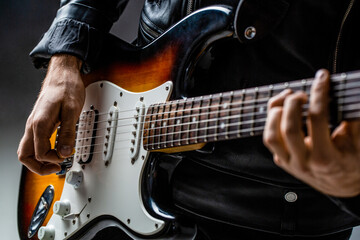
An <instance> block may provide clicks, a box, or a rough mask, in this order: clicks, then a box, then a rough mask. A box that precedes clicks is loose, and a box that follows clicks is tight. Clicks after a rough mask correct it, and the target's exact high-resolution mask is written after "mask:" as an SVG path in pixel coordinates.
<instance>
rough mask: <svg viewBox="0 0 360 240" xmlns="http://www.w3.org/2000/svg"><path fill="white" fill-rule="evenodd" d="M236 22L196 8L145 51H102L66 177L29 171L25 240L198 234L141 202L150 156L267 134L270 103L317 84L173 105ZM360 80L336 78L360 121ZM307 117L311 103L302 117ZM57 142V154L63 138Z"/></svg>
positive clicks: (228, 13) (125, 47) (337, 96)
mask: <svg viewBox="0 0 360 240" xmlns="http://www.w3.org/2000/svg"><path fill="white" fill-rule="evenodd" d="M232 16H233V12H232V9H230V8H227V7H209V8H206V9H203V10H200V11H197V12H195V13H193V14H191V15H189V16H188V17H187V18H185V19H184V20H182V21H181V22H179V23H178V24H176V25H175V26H174V27H172V28H171V29H170V30H168V31H167V32H166V33H164V34H163V35H162V36H160V37H159V38H158V39H157V40H156V41H154V42H153V43H151V44H150V45H148V46H146V47H143V48H138V47H134V46H132V45H129V44H127V43H125V42H122V41H120V40H118V39H116V38H115V37H111V36H110V37H109V39H107V40H106V41H108V42H109V44H107V45H108V46H111V49H112V51H107V49H105V50H104V52H107V53H106V55H104V56H103V57H104V58H103V59H106V60H104V62H103V64H102V67H99V69H98V70H96V71H95V72H93V73H92V74H90V75H87V76H84V81H85V83H86V85H87V88H86V100H85V104H84V107H83V112H82V114H81V115H80V118H79V122H78V126H77V136H76V146H75V150H76V152H75V154H74V156H73V157H72V158H71V159H67V160H66V161H65V163H64V165H63V167H64V172H63V175H49V176H38V175H36V174H33V173H32V172H30V171H28V170H27V169H26V168H23V173H22V179H21V186H20V195H19V210H18V224H19V234H20V238H21V239H37V236H38V237H39V238H40V239H55V240H58V239H91V237H93V236H95V235H96V233H97V232H98V231H100V230H102V229H104V228H106V227H109V226H117V227H119V228H121V229H122V230H123V231H124V232H125V233H126V235H127V236H128V237H129V238H134V239H155V238H161V239H185V238H186V237H189V236H191V234H189V235H186V236H185V235H177V234H175V233H174V232H172V231H171V226H170V225H171V223H173V222H174V217H173V216H172V215H171V214H167V213H165V212H162V211H160V210H159V209H158V208H157V205H156V203H155V202H153V201H152V200H151V199H149V198H146V197H144V196H143V194H142V187H143V184H144V183H143V179H144V174H145V172H146V171H145V168H146V166H147V165H148V164H150V163H149V154H150V153H151V152H166V153H174V152H181V151H190V150H196V149H201V148H202V147H203V146H204V145H205V144H206V143H208V142H215V141H223V140H228V139H237V138H242V137H249V136H255V135H261V134H262V132H263V129H264V125H265V120H266V111H267V101H268V100H269V98H270V97H272V96H274V95H276V94H277V93H279V92H281V91H282V90H284V89H286V88H291V89H294V90H303V91H305V92H307V93H309V90H310V86H311V83H312V81H313V80H312V79H302V80H298V81H293V82H287V83H281V84H273V85H269V86H260V87H256V88H251V89H244V90H237V91H231V92H224V93H218V94H212V95H206V96H200V97H195V98H188V99H180V100H169V99H170V97H171V94H172V89H173V84H177V83H178V82H180V80H181V79H183V78H186V77H188V76H189V75H190V74H191V69H192V68H193V67H194V65H195V64H196V61H197V59H199V57H200V56H201V54H202V53H204V52H205V50H206V49H207V47H208V46H209V45H210V44H211V43H212V42H214V41H215V40H217V39H220V38H225V37H232V35H233V31H232V29H233V17H232ZM109 49H110V47H109ZM359 79H360V72H352V73H346V74H345V73H343V74H337V75H333V76H332V77H331V81H332V92H331V95H332V99H333V101H332V104H333V106H335V107H334V108H331V109H333V111H335V112H334V113H333V114H332V115H333V116H336V118H337V120H343V119H344V120H352V119H358V118H359V117H360V107H359V101H360V96H359V94H358V93H359V89H360V84H359ZM306 110H307V105H305V106H304V112H303V115H304V117H306ZM60 131H61V129H60ZM51 142H52V145H53V147H56V144H55V142H56V135H54V138H53V139H52V140H51ZM41 226H42V227H41Z"/></svg>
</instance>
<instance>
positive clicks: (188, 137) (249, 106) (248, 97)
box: [144, 71, 360, 151]
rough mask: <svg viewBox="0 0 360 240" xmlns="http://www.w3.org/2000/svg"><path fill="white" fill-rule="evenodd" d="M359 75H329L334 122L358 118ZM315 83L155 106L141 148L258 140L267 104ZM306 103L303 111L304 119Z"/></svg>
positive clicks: (301, 82) (150, 110)
mask: <svg viewBox="0 0 360 240" xmlns="http://www.w3.org/2000/svg"><path fill="white" fill-rule="evenodd" d="M359 79H360V71H357V72H350V73H342V74H335V75H332V76H331V92H330V95H331V104H330V112H331V118H332V119H333V121H331V122H338V121H340V120H354V119H358V118H360V94H359V92H360V82H359ZM313 80H314V79H313V78H309V79H302V80H297V81H292V82H286V83H280V84H273V85H268V86H261V87H256V88H249V89H244V90H237V91H231V92H224V93H218V94H212V95H206V96H201V97H194V98H187V99H181V100H175V101H169V102H166V103H160V104H154V105H151V106H150V107H149V108H148V111H147V114H146V117H145V124H144V148H145V149H146V150H150V151H151V150H161V149H168V148H176V147H182V146H186V145H194V144H202V143H206V142H215V141H221V140H228V139H237V138H242V137H249V136H257V135H261V134H262V132H263V130H264V126H265V121H266V115H267V102H268V100H269V99H270V98H271V97H272V96H275V95H276V94H278V93H280V92H281V91H283V90H284V89H288V88H289V89H292V90H293V91H300V90H301V91H304V92H305V93H306V94H307V95H310V88H311V84H312V82H313ZM307 111H308V104H304V106H303V114H302V115H303V119H304V122H305V119H306V117H307Z"/></svg>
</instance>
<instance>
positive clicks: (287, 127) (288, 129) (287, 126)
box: [281, 121, 297, 136]
mask: <svg viewBox="0 0 360 240" xmlns="http://www.w3.org/2000/svg"><path fill="white" fill-rule="evenodd" d="M281 130H282V132H283V133H284V135H285V136H293V135H295V134H296V133H297V129H296V128H295V126H294V124H293V122H292V121H287V122H285V123H284V124H283V125H282V127H281Z"/></svg>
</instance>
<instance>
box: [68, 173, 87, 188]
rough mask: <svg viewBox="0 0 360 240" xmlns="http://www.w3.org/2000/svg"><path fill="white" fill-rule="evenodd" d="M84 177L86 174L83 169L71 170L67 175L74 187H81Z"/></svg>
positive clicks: (69, 182)
mask: <svg viewBox="0 0 360 240" xmlns="http://www.w3.org/2000/svg"><path fill="white" fill-rule="evenodd" d="M83 178H84V174H83V172H81V171H70V172H68V173H67V175H66V182H67V183H68V184H70V185H72V186H73V187H74V188H79V187H80V184H81V183H82V181H83Z"/></svg>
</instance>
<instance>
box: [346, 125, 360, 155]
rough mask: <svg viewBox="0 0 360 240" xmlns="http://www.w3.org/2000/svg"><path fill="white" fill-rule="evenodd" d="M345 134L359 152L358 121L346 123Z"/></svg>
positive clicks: (359, 129) (359, 133)
mask: <svg viewBox="0 0 360 240" xmlns="http://www.w3.org/2000/svg"><path fill="white" fill-rule="evenodd" d="M346 126H347V132H348V133H349V134H350V137H351V140H352V142H353V143H354V146H355V147H356V149H357V150H360V137H359V136H360V121H350V122H346Z"/></svg>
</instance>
